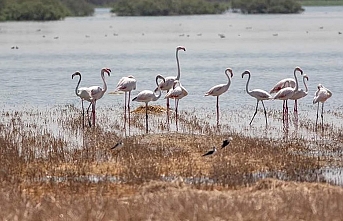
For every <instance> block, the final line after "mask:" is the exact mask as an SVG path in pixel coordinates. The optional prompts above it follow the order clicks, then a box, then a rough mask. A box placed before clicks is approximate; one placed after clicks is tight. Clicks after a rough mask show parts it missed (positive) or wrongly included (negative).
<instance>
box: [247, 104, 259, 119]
mask: <svg viewBox="0 0 343 221" xmlns="http://www.w3.org/2000/svg"><path fill="white" fill-rule="evenodd" d="M258 102H259V100H257V103H256V109H255V113H254V116H253V117H252V119H251V121H250V123H249V125H251V123H252V121H253V120H254V118H255V116H256V114H257V108H258Z"/></svg>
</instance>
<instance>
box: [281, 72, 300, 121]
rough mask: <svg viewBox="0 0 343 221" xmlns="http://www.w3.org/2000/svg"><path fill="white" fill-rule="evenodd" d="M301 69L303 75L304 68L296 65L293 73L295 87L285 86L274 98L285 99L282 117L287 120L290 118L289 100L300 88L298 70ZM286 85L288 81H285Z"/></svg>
mask: <svg viewBox="0 0 343 221" xmlns="http://www.w3.org/2000/svg"><path fill="white" fill-rule="evenodd" d="M297 71H299V72H300V73H301V75H303V70H302V69H301V68H300V67H296V68H295V69H294V72H293V75H294V79H295V87H294V88H293V87H284V88H282V89H281V90H279V91H278V92H277V93H276V94H275V95H274V99H276V100H283V101H285V102H284V105H283V113H282V119H283V120H284V121H285V120H287V119H288V104H287V100H288V99H290V98H291V97H293V95H294V94H295V93H296V91H298V88H299V83H298V78H297V75H296V72H297ZM285 85H287V82H285Z"/></svg>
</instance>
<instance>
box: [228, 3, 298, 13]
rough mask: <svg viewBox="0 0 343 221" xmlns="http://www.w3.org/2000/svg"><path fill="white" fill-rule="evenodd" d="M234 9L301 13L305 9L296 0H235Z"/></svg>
mask: <svg viewBox="0 0 343 221" xmlns="http://www.w3.org/2000/svg"><path fill="white" fill-rule="evenodd" d="M231 7H232V8H233V9H239V10H240V11H241V12H242V13H248V14H253V13H299V12H302V11H304V9H303V8H302V7H301V5H300V3H299V2H297V1H296V0H233V1H232V2H231Z"/></svg>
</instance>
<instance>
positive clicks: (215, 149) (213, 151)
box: [202, 147, 217, 157]
mask: <svg viewBox="0 0 343 221" xmlns="http://www.w3.org/2000/svg"><path fill="white" fill-rule="evenodd" d="M216 151H217V148H216V147H213V150H210V151H208V152H207V153H205V154H204V155H202V156H203V157H204V156H209V155H213V154H214V153H215V152H216Z"/></svg>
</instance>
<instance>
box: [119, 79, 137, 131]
mask: <svg viewBox="0 0 343 221" xmlns="http://www.w3.org/2000/svg"><path fill="white" fill-rule="evenodd" d="M136 82H137V81H136V79H135V78H134V76H132V75H129V76H127V77H122V78H121V79H120V80H119V82H118V84H117V88H116V90H115V91H124V92H125V101H124V120H125V122H126V105H127V110H128V115H129V127H130V96H131V91H132V90H136ZM127 92H129V99H128V101H126V94H127ZM126 103H127V104H126Z"/></svg>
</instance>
